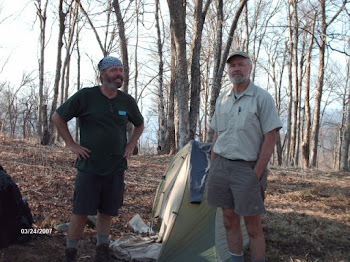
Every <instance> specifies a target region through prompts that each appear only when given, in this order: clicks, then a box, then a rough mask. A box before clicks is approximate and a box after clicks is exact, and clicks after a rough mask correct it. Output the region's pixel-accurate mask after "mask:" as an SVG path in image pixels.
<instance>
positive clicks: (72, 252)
mask: <svg viewBox="0 0 350 262" xmlns="http://www.w3.org/2000/svg"><path fill="white" fill-rule="evenodd" d="M77 253H78V249H77V248H66V257H65V260H64V261H65V262H75V261H77Z"/></svg>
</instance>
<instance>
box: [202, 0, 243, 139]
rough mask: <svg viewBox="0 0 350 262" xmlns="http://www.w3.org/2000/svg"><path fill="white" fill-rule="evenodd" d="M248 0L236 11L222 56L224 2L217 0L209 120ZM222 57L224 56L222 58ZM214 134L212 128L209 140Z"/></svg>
mask: <svg viewBox="0 0 350 262" xmlns="http://www.w3.org/2000/svg"><path fill="white" fill-rule="evenodd" d="M247 1H248V0H241V1H240V4H239V7H238V9H237V12H236V13H235V16H234V18H233V21H232V24H231V28H230V32H229V36H228V41H227V43H226V46H225V49H224V52H223V54H222V56H221V46H222V23H223V2H222V0H217V12H218V14H217V19H218V20H217V21H218V25H217V42H216V52H215V61H216V62H215V66H214V72H213V74H214V77H213V86H212V90H211V98H210V115H209V122H210V121H211V119H212V116H213V114H214V111H215V103H216V99H217V98H218V96H219V93H220V89H221V80H222V76H223V72H224V69H225V66H226V58H227V57H228V55H229V52H230V48H231V45H232V41H233V35H234V33H235V30H236V28H237V23H238V19H239V17H240V16H241V13H242V11H243V9H244V7H245V5H246V4H247ZM221 57H222V58H221ZM213 135H214V132H213V130H212V129H210V130H209V134H208V137H207V141H208V142H209V141H212V140H213Z"/></svg>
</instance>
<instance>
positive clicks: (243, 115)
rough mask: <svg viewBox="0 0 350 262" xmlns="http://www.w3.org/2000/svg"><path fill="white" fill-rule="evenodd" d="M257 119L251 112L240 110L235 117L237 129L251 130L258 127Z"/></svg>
mask: <svg viewBox="0 0 350 262" xmlns="http://www.w3.org/2000/svg"><path fill="white" fill-rule="evenodd" d="M259 126H260V123H259V119H258V117H257V116H256V114H255V113H253V112H240V114H239V115H238V118H237V129H238V130H239V131H251V130H256V129H259Z"/></svg>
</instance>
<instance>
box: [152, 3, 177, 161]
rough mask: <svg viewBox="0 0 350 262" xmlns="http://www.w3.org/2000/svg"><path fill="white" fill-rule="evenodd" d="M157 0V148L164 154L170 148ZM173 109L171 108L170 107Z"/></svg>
mask: <svg viewBox="0 0 350 262" xmlns="http://www.w3.org/2000/svg"><path fill="white" fill-rule="evenodd" d="M159 12H160V9H159V0H156V10H155V20H156V21H155V22H156V29H157V38H158V39H157V50H158V59H159V62H158V71H159V74H158V148H157V151H158V153H159V154H165V153H169V152H170V148H166V146H165V142H166V140H165V139H166V131H167V125H166V117H165V107H164V92H163V74H164V62H163V43H162V35H161V30H160V23H159ZM172 110H173V109H172Z"/></svg>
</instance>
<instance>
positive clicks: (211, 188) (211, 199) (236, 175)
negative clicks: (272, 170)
mask: <svg viewBox="0 0 350 262" xmlns="http://www.w3.org/2000/svg"><path fill="white" fill-rule="evenodd" d="M255 163H256V162H255V161H243V160H229V159H226V158H223V157H221V156H218V157H216V158H215V159H214V161H212V162H211V164H210V165H211V166H210V170H209V176H208V181H207V199H208V203H209V204H210V205H212V206H215V207H221V208H232V209H234V210H235V212H236V213H237V214H238V215H240V216H257V215H261V214H263V213H265V212H266V209H265V206H264V191H265V189H266V186H267V170H265V172H264V173H263V175H262V176H261V179H260V181H259V179H258V177H257V176H256V174H255V172H254V170H253V169H254V166H255Z"/></svg>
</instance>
